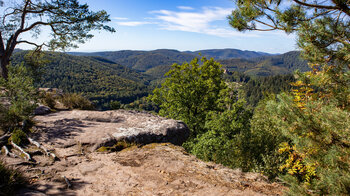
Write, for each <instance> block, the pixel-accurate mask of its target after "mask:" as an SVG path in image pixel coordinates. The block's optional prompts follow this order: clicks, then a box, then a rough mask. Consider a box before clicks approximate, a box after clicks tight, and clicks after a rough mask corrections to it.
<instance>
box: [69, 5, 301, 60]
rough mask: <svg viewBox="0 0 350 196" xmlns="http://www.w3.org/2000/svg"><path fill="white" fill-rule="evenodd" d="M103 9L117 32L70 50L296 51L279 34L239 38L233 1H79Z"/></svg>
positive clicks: (97, 35)
mask: <svg viewBox="0 0 350 196" xmlns="http://www.w3.org/2000/svg"><path fill="white" fill-rule="evenodd" d="M80 2H81V3H87V4H88V5H89V6H90V9H92V10H94V11H97V10H102V9H103V10H106V11H107V12H108V13H109V14H110V17H111V20H112V21H111V22H110V23H109V25H110V26H112V27H114V28H115V29H116V30H117V32H116V33H113V34H111V33H107V32H94V34H95V37H94V38H93V39H92V40H90V41H89V42H87V43H86V44H83V45H80V47H79V48H78V49H74V50H72V51H81V52H94V51H114V50H154V49H162V48H168V49H177V50H180V51H185V50H192V51H194V50H201V49H222V48H235V49H241V50H253V51H262V52H269V53H284V52H287V51H291V50H295V49H296V46H295V36H293V35H289V36H287V35H286V34H284V33H283V32H278V31H274V32H245V33H240V32H238V31H236V30H234V29H233V28H231V27H230V26H229V24H228V20H227V19H226V17H227V15H229V14H230V12H231V11H232V10H233V9H234V2H233V1H232V0H80Z"/></svg>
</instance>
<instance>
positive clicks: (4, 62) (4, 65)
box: [0, 57, 10, 80]
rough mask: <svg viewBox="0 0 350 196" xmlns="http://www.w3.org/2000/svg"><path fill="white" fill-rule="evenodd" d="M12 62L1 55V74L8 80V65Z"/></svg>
mask: <svg viewBox="0 0 350 196" xmlns="http://www.w3.org/2000/svg"><path fill="white" fill-rule="evenodd" d="M9 64H10V61H9V59H7V58H6V57H1V59H0V67H1V76H2V77H3V78H4V79H5V80H7V78H8V68H7V66H8V65H9Z"/></svg>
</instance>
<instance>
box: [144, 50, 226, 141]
mask: <svg viewBox="0 0 350 196" xmlns="http://www.w3.org/2000/svg"><path fill="white" fill-rule="evenodd" d="M201 63H202V65H200V64H199V60H198V58H195V59H193V60H192V61H191V62H190V63H183V64H182V65H178V64H174V65H173V66H172V69H171V70H170V71H169V72H168V73H167V74H166V76H167V78H166V79H165V81H164V82H163V83H162V86H161V87H160V88H156V89H155V90H154V91H153V93H154V94H153V95H151V96H150V99H151V100H152V101H153V102H154V103H156V104H158V105H159V106H160V111H159V114H160V115H163V116H167V117H170V118H174V119H178V120H182V121H184V122H185V123H186V124H187V125H188V126H189V128H190V129H191V136H190V137H191V138H195V137H196V136H197V135H199V134H202V133H204V132H205V127H204V125H205V120H206V115H207V113H208V112H210V111H221V110H222V109H223V107H222V105H220V104H219V101H220V100H219V98H220V97H226V95H225V94H227V93H228V91H227V85H226V84H225V81H224V80H223V70H221V69H220V67H221V65H220V64H219V63H217V62H215V61H214V60H213V59H210V60H208V59H206V58H204V57H203V58H202V59H201Z"/></svg>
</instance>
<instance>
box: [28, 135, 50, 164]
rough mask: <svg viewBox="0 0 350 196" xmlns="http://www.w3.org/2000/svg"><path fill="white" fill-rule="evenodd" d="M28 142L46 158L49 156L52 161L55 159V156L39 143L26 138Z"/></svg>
mask: <svg viewBox="0 0 350 196" xmlns="http://www.w3.org/2000/svg"><path fill="white" fill-rule="evenodd" d="M28 141H29V142H30V143H31V144H33V145H35V146H36V147H38V148H39V149H42V150H43V151H44V152H45V154H46V155H47V156H49V157H50V156H51V157H52V158H53V159H54V160H56V159H57V157H56V155H55V154H54V153H51V152H49V151H48V150H47V149H46V148H45V147H44V146H42V145H41V144H40V143H39V142H37V141H35V140H33V139H32V138H30V137H28Z"/></svg>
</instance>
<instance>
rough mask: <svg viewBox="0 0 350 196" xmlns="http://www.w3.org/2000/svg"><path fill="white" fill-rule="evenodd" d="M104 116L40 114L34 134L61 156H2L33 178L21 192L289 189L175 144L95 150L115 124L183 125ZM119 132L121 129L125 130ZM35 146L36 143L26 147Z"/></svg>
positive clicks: (234, 192) (158, 192) (180, 192)
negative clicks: (206, 159)
mask: <svg viewBox="0 0 350 196" xmlns="http://www.w3.org/2000/svg"><path fill="white" fill-rule="evenodd" d="M120 113H130V112H126V111H121V112H120ZM101 114H102V116H104V115H106V116H105V117H103V118H100V117H101V115H100V114H99V115H98V118H100V119H99V120H96V119H97V117H96V116H93V115H92V113H90V112H86V111H65V112H59V113H56V114H50V115H48V116H39V117H36V120H37V121H38V122H40V123H39V124H38V125H39V130H38V131H37V133H36V134H35V135H34V136H32V137H35V139H36V140H37V141H39V142H40V143H41V144H42V145H43V146H45V147H46V148H47V149H49V150H52V151H53V152H54V153H55V154H56V155H57V157H58V158H59V160H56V161H53V160H52V158H49V157H45V156H43V155H40V154H39V153H36V154H35V155H32V157H33V159H34V160H35V161H36V162H35V163H31V164H28V163H27V162H25V161H24V160H21V159H19V158H17V159H14V158H9V157H3V156H2V159H3V160H4V161H5V162H7V163H8V164H10V165H13V166H15V167H17V168H19V169H20V170H22V171H23V173H25V175H26V176H27V177H28V179H29V182H30V186H28V187H27V188H25V189H22V190H20V191H19V192H18V195H37V196H41V195H68V196H70V195H84V196H89V195H91V196H92V195H191V196H192V195H208V196H209V195H215V196H219V195H281V194H282V191H283V190H284V187H283V186H282V185H280V184H277V183H272V184H271V183H268V182H267V180H266V178H265V177H263V176H262V175H260V174H257V173H244V172H241V171H240V170H232V169H228V168H226V167H223V166H221V165H218V164H214V163H210V162H203V161H201V160H199V159H197V158H196V157H194V156H192V155H189V154H188V153H186V152H185V151H184V149H183V148H182V147H180V146H176V145H173V144H171V143H151V144H147V145H143V146H132V147H129V148H126V149H124V150H122V151H119V152H97V151H91V149H90V146H94V145H95V144H96V142H97V143H98V142H99V140H98V139H99V138H100V137H102V136H103V137H105V135H104V134H110V133H111V132H113V133H114V132H115V130H116V127H117V128H124V129H127V130H129V129H131V128H138V129H137V130H139V129H141V128H140V127H144V129H145V130H146V129H147V127H148V125H149V124H147V122H149V121H152V122H153V121H154V122H157V123H158V125H156V126H154V127H152V126H150V125H149V129H152V130H153V128H156V129H158V130H159V132H162V131H161V130H163V128H164V127H163V125H164V126H165V127H167V128H170V129H173V128H174V126H175V127H176V126H179V127H182V125H181V124H182V123H180V124H177V123H179V122H177V121H173V120H168V119H163V118H159V117H156V116H153V115H149V114H144V113H136V112H134V113H133V115H135V116H134V117H131V116H130V118H134V119H142V120H141V121H136V120H135V121H129V120H128V119H129V117H127V115H129V114H126V116H122V115H120V114H119V113H118V115H116V114H117V113H115V112H112V113H108V112H103V113H101ZM94 115H95V114H94ZM113 115H115V116H113ZM72 117H74V118H72ZM110 117H111V118H110ZM114 117H115V118H114ZM107 119H114V120H110V121H109V122H107ZM102 121H103V122H102ZM112 121H113V122H112ZM137 122H138V123H137ZM157 123H155V124H157ZM167 123H168V124H167ZM113 124H114V126H113ZM178 129H180V128H176V130H178ZM118 130H119V131H120V132H116V133H122V131H123V129H121V130H120V129H118ZM165 130H167V129H165ZM180 130H181V129H180ZM110 137H115V136H110ZM118 137H119V135H118ZM30 148H33V147H28V148H26V150H27V151H29V150H30ZM33 151H35V149H34V150H33ZM65 179H66V180H68V182H69V185H70V186H69V187H68V184H67V181H66V180H65Z"/></svg>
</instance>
